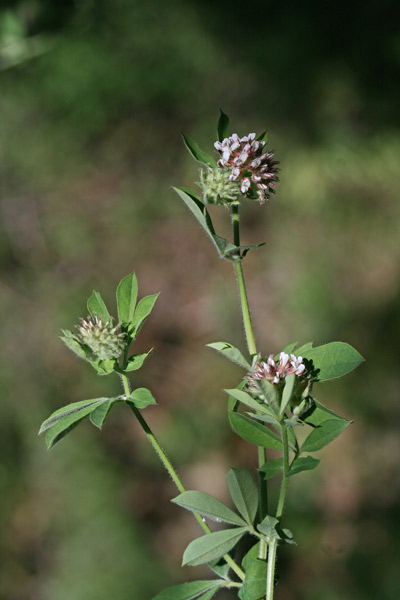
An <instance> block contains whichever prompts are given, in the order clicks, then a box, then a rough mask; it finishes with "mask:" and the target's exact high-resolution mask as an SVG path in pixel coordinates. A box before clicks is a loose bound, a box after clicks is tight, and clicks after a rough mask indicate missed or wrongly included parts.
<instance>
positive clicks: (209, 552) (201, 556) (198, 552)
mask: <svg viewBox="0 0 400 600" xmlns="http://www.w3.org/2000/svg"><path fill="white" fill-rule="evenodd" d="M246 531H247V527H235V528H234V529H224V530H223V531H216V532H214V533H207V534H206V535H203V536H201V537H199V538H197V539H196V540H193V542H190V544H189V546H188V547H187V548H186V550H185V552H184V554H183V560H182V565H191V566H192V567H195V566H197V565H203V564H204V563H208V562H210V561H212V560H215V559H216V558H221V556H223V555H224V554H226V553H227V552H229V550H232V548H233V547H234V546H236V544H237V543H238V541H239V540H240V538H241V537H242V536H243V535H244V534H245V533H246Z"/></svg>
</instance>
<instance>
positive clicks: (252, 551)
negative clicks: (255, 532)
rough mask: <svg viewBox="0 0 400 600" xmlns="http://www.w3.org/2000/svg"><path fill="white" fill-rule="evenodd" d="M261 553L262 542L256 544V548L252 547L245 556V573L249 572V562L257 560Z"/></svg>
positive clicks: (243, 563)
mask: <svg viewBox="0 0 400 600" xmlns="http://www.w3.org/2000/svg"><path fill="white" fill-rule="evenodd" d="M259 552H260V542H256V543H255V544H254V546H252V547H251V548H250V550H249V551H248V552H247V554H245V555H244V557H243V560H242V567H243V569H244V570H245V571H247V569H248V566H249V560H250V559H251V558H257V557H258V554H259Z"/></svg>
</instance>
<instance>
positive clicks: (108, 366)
mask: <svg viewBox="0 0 400 600" xmlns="http://www.w3.org/2000/svg"><path fill="white" fill-rule="evenodd" d="M89 362H90V364H91V365H92V367H93V368H94V369H96V371H97V372H98V374H99V375H110V373H112V372H113V371H114V367H115V359H110V360H91V361H89Z"/></svg>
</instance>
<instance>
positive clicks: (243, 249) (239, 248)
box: [228, 242, 266, 258]
mask: <svg viewBox="0 0 400 600" xmlns="http://www.w3.org/2000/svg"><path fill="white" fill-rule="evenodd" d="M265 244H266V242H259V243H258V244H247V246H236V250H237V251H239V252H241V253H242V256H243V258H244V257H245V256H246V254H247V253H248V252H249V251H250V250H253V249H255V248H261V246H265ZM230 254H231V252H229V253H228V256H229V255H230Z"/></svg>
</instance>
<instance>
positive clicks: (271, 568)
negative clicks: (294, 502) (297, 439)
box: [266, 420, 289, 600]
mask: <svg viewBox="0 0 400 600" xmlns="http://www.w3.org/2000/svg"><path fill="white" fill-rule="evenodd" d="M281 427H282V444H283V475H282V483H281V490H280V493H279V499H278V507H277V509H276V518H277V519H278V521H280V520H281V519H282V515H283V511H284V508H285V500H286V491H287V485H288V476H289V443H288V434H287V426H286V424H285V422H284V421H283V420H282V422H281ZM277 546H278V540H277V539H276V538H275V539H273V540H272V541H271V543H270V544H269V548H268V572H267V591H266V600H273V598H274V580H275V564H276V551H277Z"/></svg>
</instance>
